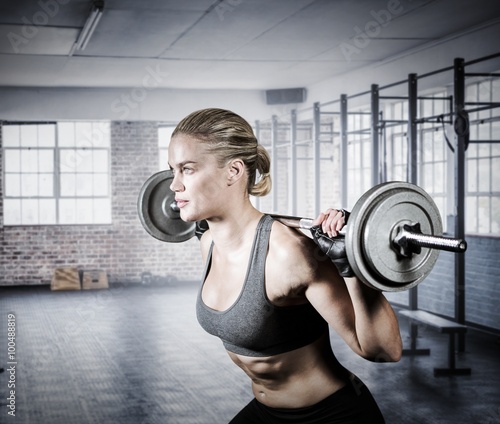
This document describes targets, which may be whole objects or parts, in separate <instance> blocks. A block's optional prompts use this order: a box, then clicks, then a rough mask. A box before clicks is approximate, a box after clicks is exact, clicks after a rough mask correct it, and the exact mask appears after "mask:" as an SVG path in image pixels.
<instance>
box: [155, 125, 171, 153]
mask: <svg viewBox="0 0 500 424" xmlns="http://www.w3.org/2000/svg"><path fill="white" fill-rule="evenodd" d="M174 129H175V127H160V128H158V147H160V148H167V147H168V145H169V144H170V138H171V137H172V133H173V132H174Z"/></svg>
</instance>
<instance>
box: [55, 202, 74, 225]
mask: <svg viewBox="0 0 500 424" xmlns="http://www.w3.org/2000/svg"><path fill="white" fill-rule="evenodd" d="M59 223H60V224H74V223H76V200H75V199H60V200H59Z"/></svg>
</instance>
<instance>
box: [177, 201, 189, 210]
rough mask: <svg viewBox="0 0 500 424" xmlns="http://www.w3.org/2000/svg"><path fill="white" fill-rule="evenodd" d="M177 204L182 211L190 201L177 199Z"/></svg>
mask: <svg viewBox="0 0 500 424" xmlns="http://www.w3.org/2000/svg"><path fill="white" fill-rule="evenodd" d="M175 203H177V206H178V208H179V209H182V208H183V207H184V206H186V205H187V204H188V201H187V200H182V199H175Z"/></svg>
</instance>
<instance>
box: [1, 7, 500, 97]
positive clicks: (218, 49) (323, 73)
mask: <svg viewBox="0 0 500 424" xmlns="http://www.w3.org/2000/svg"><path fill="white" fill-rule="evenodd" d="M91 5H92V0H31V1H30V0H17V1H9V0H2V1H1V4H0V87H138V86H141V84H143V83H144V81H145V78H148V82H149V83H152V84H155V87H159V88H177V89H183V88H185V89H258V90H263V89H273V88H289V87H307V86H309V85H312V84H315V83H318V82H320V81H322V80H325V79H327V78H332V77H334V76H336V75H341V74H345V73H348V72H351V71H353V70H355V69H360V68H364V67H370V66H374V65H377V64H379V63H382V62H387V61H390V60H391V59H393V58H395V57H400V56H401V55H404V54H406V53H407V52H410V51H415V49H419V48H422V47H425V46H426V45H430V44H432V43H436V42H439V41H440V40H446V39H449V38H453V37H456V36H458V35H460V34H463V33H466V32H467V31H470V30H471V29H474V28H480V27H486V26H488V25H491V24H492V23H494V22H496V23H498V21H499V19H500V1H499V0H222V1H221V0H141V1H139V0H105V6H104V13H103V17H102V19H101V20H100V22H99V24H98V26H97V29H96V31H95V33H94V35H93V37H92V38H91V40H90V42H89V44H88V46H87V47H86V49H85V50H83V51H77V52H75V53H74V54H73V55H72V56H69V53H70V51H71V48H72V46H73V44H74V42H75V40H76V39H77V37H78V35H79V33H80V31H81V29H82V27H83V25H84V23H85V21H86V19H87V16H88V14H89V11H90V8H91ZM388 17H390V21H387V19H388ZM378 21H379V22H378ZM367 34H368V35H367ZM499 39H500V34H499V37H498V38H496V39H493V40H484V42H485V43H494V44H497V43H498V44H499V49H498V50H500V43H499Z"/></svg>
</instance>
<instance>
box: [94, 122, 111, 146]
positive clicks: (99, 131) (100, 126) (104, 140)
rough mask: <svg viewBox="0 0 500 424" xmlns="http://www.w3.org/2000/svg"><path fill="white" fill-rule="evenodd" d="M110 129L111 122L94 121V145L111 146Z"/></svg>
mask: <svg viewBox="0 0 500 424" xmlns="http://www.w3.org/2000/svg"><path fill="white" fill-rule="evenodd" d="M109 139H110V129H109V122H93V123H92V139H91V141H92V147H94V148H99V147H109Z"/></svg>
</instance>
